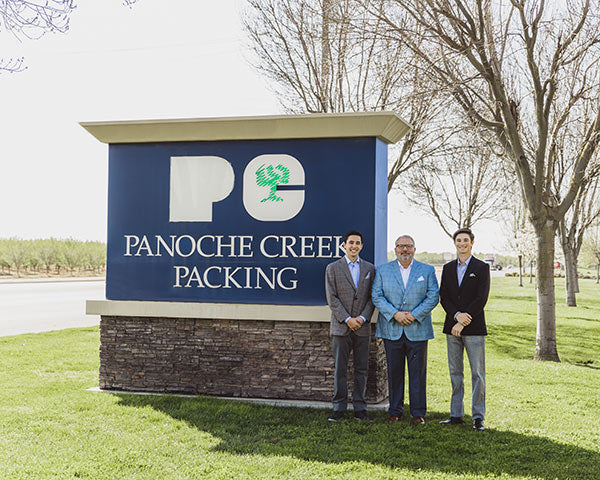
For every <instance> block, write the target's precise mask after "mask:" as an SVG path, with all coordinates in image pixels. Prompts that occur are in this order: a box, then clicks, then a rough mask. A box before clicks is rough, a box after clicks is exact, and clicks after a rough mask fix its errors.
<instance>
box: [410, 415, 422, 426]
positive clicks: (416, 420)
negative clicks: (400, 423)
mask: <svg viewBox="0 0 600 480" xmlns="http://www.w3.org/2000/svg"><path fill="white" fill-rule="evenodd" d="M423 423H425V419H424V418H423V417H413V419H412V424H413V425H421V424H423Z"/></svg>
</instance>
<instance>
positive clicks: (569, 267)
mask: <svg viewBox="0 0 600 480" xmlns="http://www.w3.org/2000/svg"><path fill="white" fill-rule="evenodd" d="M562 247H563V253H564V256H565V280H566V282H565V284H566V286H565V294H566V298H565V300H566V303H567V307H576V306H577V298H576V295H575V294H576V293H577V270H576V267H575V259H574V258H573V257H574V252H573V250H572V249H571V248H570V246H569V245H565V244H563V246H562Z"/></svg>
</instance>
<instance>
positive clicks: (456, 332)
mask: <svg viewBox="0 0 600 480" xmlns="http://www.w3.org/2000/svg"><path fill="white" fill-rule="evenodd" d="M463 328H465V327H464V325H462V324H461V323H457V324H456V325H454V326H453V327H452V331H451V332H450V333H451V334H452V335H454V336H455V337H460V332H462V331H463Z"/></svg>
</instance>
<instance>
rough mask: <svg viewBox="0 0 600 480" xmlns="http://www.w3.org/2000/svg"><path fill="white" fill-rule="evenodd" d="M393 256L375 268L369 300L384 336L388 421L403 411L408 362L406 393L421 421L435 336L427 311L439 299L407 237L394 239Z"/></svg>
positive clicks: (430, 271) (380, 334)
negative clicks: (431, 342)
mask: <svg viewBox="0 0 600 480" xmlns="http://www.w3.org/2000/svg"><path fill="white" fill-rule="evenodd" d="M394 251H395V253H396V257H397V260H393V261H391V262H389V263H386V264H384V265H380V266H379V267H377V273H376V274H375V280H374V282H373V292H372V296H371V297H372V299H373V304H374V305H375V307H377V309H378V310H379V317H378V318H377V330H376V333H375V335H376V336H377V337H378V338H383V342H384V345H385V354H386V358H387V367H388V386H389V392H390V407H389V410H388V414H389V417H388V420H389V421H390V422H397V421H399V420H400V417H401V416H402V413H403V410H404V365H405V359H406V362H407V363H408V395H409V402H410V414H411V415H412V423H413V425H419V424H422V423H425V413H426V412H427V400H426V391H425V388H426V380H427V341H428V340H430V339H432V338H433V326H432V324H431V311H432V310H433V308H434V307H435V306H436V305H437V303H438V300H439V288H438V282H437V279H436V277H435V269H434V268H433V267H432V266H431V265H427V264H425V263H421V262H417V261H416V260H414V255H415V251H416V249H415V241H414V239H413V238H412V237H411V236H410V235H402V236H400V237H398V239H397V240H396V245H395V249H394Z"/></svg>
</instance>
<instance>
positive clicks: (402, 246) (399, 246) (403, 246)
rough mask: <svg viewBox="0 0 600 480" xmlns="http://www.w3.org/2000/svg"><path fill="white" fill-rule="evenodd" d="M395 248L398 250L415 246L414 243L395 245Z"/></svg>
mask: <svg viewBox="0 0 600 480" xmlns="http://www.w3.org/2000/svg"><path fill="white" fill-rule="evenodd" d="M396 248H397V249H398V250H404V249H406V250H410V249H411V248H415V246H414V245H396Z"/></svg>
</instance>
